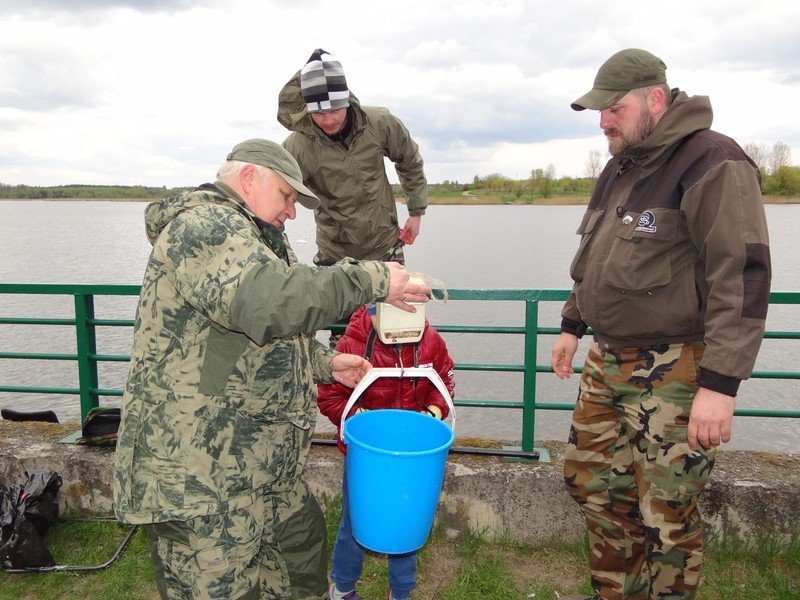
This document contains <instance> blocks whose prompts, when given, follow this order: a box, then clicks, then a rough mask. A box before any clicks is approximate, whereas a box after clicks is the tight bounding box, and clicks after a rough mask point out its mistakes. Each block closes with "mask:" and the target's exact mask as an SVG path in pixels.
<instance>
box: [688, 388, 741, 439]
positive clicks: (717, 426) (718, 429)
mask: <svg viewBox="0 0 800 600" xmlns="http://www.w3.org/2000/svg"><path fill="white" fill-rule="evenodd" d="M735 407H736V398H734V397H733V396H726V395H725V394H721V393H719V392H714V391H712V390H709V389H706V388H700V389H699V390H697V393H696V394H695V396H694V400H693V401H692V412H691V413H690V414H689V427H688V429H687V430H686V436H687V439H688V442H689V447H690V448H691V449H692V450H697V449H698V448H699V447H700V446H702V447H703V448H706V449H711V448H716V447H717V446H719V445H720V443H721V442H728V441H730V439H731V429H732V426H733V409H734V408H735Z"/></svg>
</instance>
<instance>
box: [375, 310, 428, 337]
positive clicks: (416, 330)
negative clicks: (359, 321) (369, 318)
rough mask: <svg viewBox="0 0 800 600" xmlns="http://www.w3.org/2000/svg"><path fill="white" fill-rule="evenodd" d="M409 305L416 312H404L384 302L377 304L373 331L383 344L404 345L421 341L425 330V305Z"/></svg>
mask: <svg viewBox="0 0 800 600" xmlns="http://www.w3.org/2000/svg"><path fill="white" fill-rule="evenodd" d="M409 304H411V306H413V307H414V308H416V309H417V312H413V313H412V312H406V311H404V310H402V309H399V308H397V307H396V306H392V305H391V304H386V303H385V302H378V303H377V311H376V313H375V316H376V317H377V322H376V325H375V329H377V331H378V337H379V338H380V340H381V341H382V342H383V343H384V344H406V343H408V342H418V341H420V339H422V332H423V331H424V329H425V304H424V303H423V302H409Z"/></svg>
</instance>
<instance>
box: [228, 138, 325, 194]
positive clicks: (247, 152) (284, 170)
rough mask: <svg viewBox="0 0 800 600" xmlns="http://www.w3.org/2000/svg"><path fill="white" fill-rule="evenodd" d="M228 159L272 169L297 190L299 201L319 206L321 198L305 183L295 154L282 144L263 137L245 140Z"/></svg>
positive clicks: (235, 147) (231, 152) (234, 148)
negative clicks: (290, 152)
mask: <svg viewBox="0 0 800 600" xmlns="http://www.w3.org/2000/svg"><path fill="white" fill-rule="evenodd" d="M228 160H238V161H241V162H246V163H251V164H254V165H261V166H262V167H267V168H269V169H272V170H273V171H275V172H276V173H277V174H278V175H280V176H281V177H283V179H285V180H286V183H288V184H289V185H290V186H292V187H293V188H294V189H295V190H297V201H298V202H299V203H300V204H302V205H303V206H305V207H306V208H310V209H314V208H317V207H318V206H319V198H317V197H316V196H315V195H314V192H312V191H311V190H309V189H308V188H307V187H306V186H304V185H303V174H302V173H301V172H300V166H299V165H298V164H297V161H296V160H295V159H294V156H292V155H291V154H289V151H288V150H287V149H286V148H284V147H283V146H281V145H280V144H276V143H275V142H271V141H269V140H263V139H252V140H245V141H244V142H241V143H239V144H236V146H234V147H233V150H231V151H230V154H228Z"/></svg>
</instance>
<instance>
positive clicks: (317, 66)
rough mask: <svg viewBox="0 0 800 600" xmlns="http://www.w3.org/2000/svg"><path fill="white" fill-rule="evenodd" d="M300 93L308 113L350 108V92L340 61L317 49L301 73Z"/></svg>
mask: <svg viewBox="0 0 800 600" xmlns="http://www.w3.org/2000/svg"><path fill="white" fill-rule="evenodd" d="M300 93H301V94H302V96H303V101H304V102H305V103H306V109H308V112H310V113H311V112H318V111H321V110H337V109H340V108H347V107H348V106H350V91H349V90H348V89H347V80H346V79H345V78H344V71H343V70H342V65H341V64H340V63H339V61H338V60H334V59H333V57H332V56H331V55H330V54H328V53H327V52H325V50H323V49H322V48H317V49H316V50H314V52H312V54H311V58H309V59H308V62H307V63H306V64H305V66H304V67H303V69H302V70H301V71H300Z"/></svg>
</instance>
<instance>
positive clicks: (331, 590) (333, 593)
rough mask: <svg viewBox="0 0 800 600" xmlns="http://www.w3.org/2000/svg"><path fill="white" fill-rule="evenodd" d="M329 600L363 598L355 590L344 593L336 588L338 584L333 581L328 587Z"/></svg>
mask: <svg viewBox="0 0 800 600" xmlns="http://www.w3.org/2000/svg"><path fill="white" fill-rule="evenodd" d="M328 600H362V599H361V596H359V595H358V592H357V591H355V590H350V591H349V592H345V593H342V592H340V591H339V590H337V589H336V584H335V583H332V584H331V585H330V586H329V587H328Z"/></svg>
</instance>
